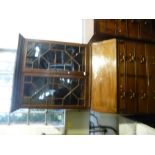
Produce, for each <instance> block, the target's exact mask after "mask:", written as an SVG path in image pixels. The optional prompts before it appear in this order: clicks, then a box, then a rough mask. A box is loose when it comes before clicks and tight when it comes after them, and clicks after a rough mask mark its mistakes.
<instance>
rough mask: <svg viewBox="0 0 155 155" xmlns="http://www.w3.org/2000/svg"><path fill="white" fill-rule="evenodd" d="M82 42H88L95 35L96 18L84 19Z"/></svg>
mask: <svg viewBox="0 0 155 155" xmlns="http://www.w3.org/2000/svg"><path fill="white" fill-rule="evenodd" d="M82 24H83V35H82V36H83V38H82V42H83V43H85V44H87V43H88V42H89V40H90V39H91V38H92V36H93V35H94V19H83V23H82Z"/></svg>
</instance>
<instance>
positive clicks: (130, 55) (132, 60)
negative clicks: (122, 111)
mask: <svg viewBox="0 0 155 155" xmlns="http://www.w3.org/2000/svg"><path fill="white" fill-rule="evenodd" d="M129 57H130V58H129V62H134V61H135V56H134V55H133V54H132V53H129Z"/></svg>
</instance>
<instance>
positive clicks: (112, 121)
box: [91, 111, 118, 135]
mask: <svg viewBox="0 0 155 155" xmlns="http://www.w3.org/2000/svg"><path fill="white" fill-rule="evenodd" d="M92 113H93V114H95V116H96V117H97V119H98V123H99V124H100V125H102V126H110V127H113V128H114V129H116V130H117V131H118V116H117V115H116V114H109V113H99V112H94V111H92ZM92 119H93V120H92ZM91 120H92V121H93V122H94V121H95V120H94V118H93V117H91ZM95 125H97V124H95ZM96 134H99V135H100V134H103V133H96ZM115 134H116V133H115V132H114V131H113V130H111V129H107V132H106V133H105V135H115Z"/></svg>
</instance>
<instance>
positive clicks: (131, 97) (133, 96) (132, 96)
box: [129, 89, 136, 100]
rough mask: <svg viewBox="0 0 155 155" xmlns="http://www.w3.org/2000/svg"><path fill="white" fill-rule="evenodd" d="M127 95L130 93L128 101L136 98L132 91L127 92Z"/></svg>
mask: <svg viewBox="0 0 155 155" xmlns="http://www.w3.org/2000/svg"><path fill="white" fill-rule="evenodd" d="M129 93H130V96H129V98H130V100H132V99H134V98H135V96H136V93H135V92H134V91H133V90H132V89H130V90H129Z"/></svg>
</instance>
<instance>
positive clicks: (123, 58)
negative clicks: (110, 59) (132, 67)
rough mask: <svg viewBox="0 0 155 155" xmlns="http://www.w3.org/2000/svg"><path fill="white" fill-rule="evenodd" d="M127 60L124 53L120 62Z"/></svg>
mask: <svg viewBox="0 0 155 155" xmlns="http://www.w3.org/2000/svg"><path fill="white" fill-rule="evenodd" d="M124 60H125V56H124V54H122V58H120V62H123V61H124Z"/></svg>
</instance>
